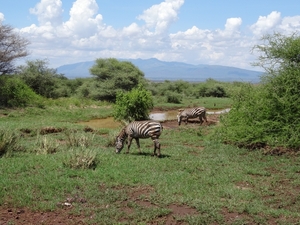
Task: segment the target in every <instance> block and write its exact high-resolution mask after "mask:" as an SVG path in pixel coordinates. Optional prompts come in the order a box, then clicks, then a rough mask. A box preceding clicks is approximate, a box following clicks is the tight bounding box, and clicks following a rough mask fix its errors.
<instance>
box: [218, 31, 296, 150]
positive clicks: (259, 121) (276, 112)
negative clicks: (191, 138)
mask: <svg viewBox="0 0 300 225" xmlns="http://www.w3.org/2000/svg"><path fill="white" fill-rule="evenodd" d="M262 41H263V43H262V44H260V45H255V46H254V47H253V50H256V51H258V52H259V53H260V56H259V58H258V61H257V62H255V63H254V65H257V66H261V67H262V68H264V69H265V72H266V73H265V74H264V75H263V76H262V78H261V85H260V86H258V87H254V86H252V85H245V87H244V88H242V89H241V91H240V92H239V93H236V94H235V95H234V96H232V98H233V102H234V103H233V105H232V109H231V111H230V113H229V114H228V115H227V116H226V117H224V118H223V119H222V124H223V125H222V126H221V127H220V130H219V131H220V133H219V134H220V136H221V137H222V139H223V140H224V141H226V142H227V143H234V144H237V145H239V146H265V145H268V146H280V147H282V146H283V147H287V148H293V149H297V148H299V146H300V119H299V118H300V98H299V96H300V60H298V57H299V53H300V37H299V36H297V35H296V34H292V35H291V36H284V35H282V34H280V33H274V34H268V35H265V36H263V37H262Z"/></svg>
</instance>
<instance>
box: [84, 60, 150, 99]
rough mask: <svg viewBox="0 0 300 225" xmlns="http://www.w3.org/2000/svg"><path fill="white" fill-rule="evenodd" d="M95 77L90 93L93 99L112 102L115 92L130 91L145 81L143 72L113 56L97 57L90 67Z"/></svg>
mask: <svg viewBox="0 0 300 225" xmlns="http://www.w3.org/2000/svg"><path fill="white" fill-rule="evenodd" d="M90 73H91V74H92V75H93V76H94V77H95V80H96V82H94V84H93V85H94V91H93V93H91V94H90V95H92V96H91V97H92V98H94V99H98V100H107V101H112V102H114V101H115V99H116V95H117V92H119V91H130V90H131V89H132V88H134V87H137V86H138V84H143V83H145V78H144V73H143V72H142V71H141V70H139V69H138V68H137V67H136V66H134V65H133V64H132V63H131V62H128V61H118V60H117V59H115V58H107V59H97V60H96V62H95V65H93V67H91V68H90Z"/></svg>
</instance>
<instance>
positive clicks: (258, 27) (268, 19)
mask: <svg viewBox="0 0 300 225" xmlns="http://www.w3.org/2000/svg"><path fill="white" fill-rule="evenodd" d="M280 22H281V16H280V12H276V11H273V12H271V13H270V14H269V15H268V16H260V17H259V18H258V20H257V22H256V23H255V24H253V25H252V26H251V27H250V29H251V30H252V31H253V33H254V34H255V35H257V36H261V35H263V34H265V33H267V32H269V31H270V30H272V29H274V28H275V27H276V25H278V24H279V23H280Z"/></svg>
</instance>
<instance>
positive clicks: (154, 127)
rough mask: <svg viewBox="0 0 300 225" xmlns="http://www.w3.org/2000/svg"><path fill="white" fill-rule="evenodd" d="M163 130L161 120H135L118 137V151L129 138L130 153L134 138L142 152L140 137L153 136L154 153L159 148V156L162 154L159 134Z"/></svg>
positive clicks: (118, 151)
mask: <svg viewBox="0 0 300 225" xmlns="http://www.w3.org/2000/svg"><path fill="white" fill-rule="evenodd" d="M162 130H163V127H162V125H161V124H160V123H159V122H156V121H152V120H146V121H134V122H131V123H130V124H128V125H127V126H126V127H124V128H123V129H122V130H121V131H120V133H119V135H118V136H117V138H116V153H120V152H121V150H122V149H123V147H124V141H125V140H126V139H127V138H128V148H127V152H126V153H129V149H130V145H131V142H132V139H135V140H136V144H137V146H138V150H139V152H140V153H141V149H140V142H139V138H151V139H152V141H153V143H154V155H155V154H156V149H157V150H158V153H157V156H160V143H159V142H158V139H159V136H160V135H161V133H162Z"/></svg>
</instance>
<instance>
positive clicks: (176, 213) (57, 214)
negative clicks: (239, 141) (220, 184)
mask: <svg viewBox="0 0 300 225" xmlns="http://www.w3.org/2000/svg"><path fill="white" fill-rule="evenodd" d="M207 118H208V122H204V123H203V124H202V125H201V126H210V125H213V124H216V123H218V119H219V115H208V116H207ZM188 125H189V126H194V125H200V124H199V120H196V119H195V120H191V121H190V122H189V124H188ZM163 126H164V128H165V129H176V128H178V123H177V121H176V120H173V121H166V122H164V123H163ZM181 126H186V125H185V123H184V122H183V123H182V125H181ZM151 191H153V190H151V188H147V187H144V188H141V189H139V190H131V192H130V193H129V196H130V197H129V200H130V201H135V202H136V203H137V204H139V205H141V206H142V207H155V206H154V205H152V204H151V203H150V202H147V201H141V200H140V199H139V196H141V195H147V194H150V193H151ZM77 203H78V202H77ZM80 203H81V204H85V201H82V202H80ZM122 205H124V207H123V211H124V212H128V213H130V210H132V209H129V208H128V206H127V204H126V203H124V204H122ZM168 208H169V209H170V211H171V213H170V214H168V215H167V216H165V217H161V218H158V219H157V220H155V221H152V223H151V224H166V225H173V224H181V225H183V224H186V223H184V222H183V221H181V222H178V221H177V220H175V219H174V218H175V217H185V216H189V215H190V216H191V215H195V214H197V211H196V210H195V209H194V208H191V207H188V206H184V205H176V204H172V205H169V206H168ZM72 209H73V206H72V201H71V200H70V199H66V201H65V202H63V203H60V204H59V207H57V209H56V210H55V211H51V212H36V211H32V210H31V209H29V208H13V207H9V206H7V205H5V204H4V205H2V206H0V225H10V224H14V225H37V224H46V225H47V224H51V225H62V224H63V225H69V224H70V225H71V224H72V225H73V224H88V223H87V221H88V220H89V217H87V216H85V215H80V216H74V215H73V214H72V213H71V211H72ZM232 216H236V215H232ZM227 217H228V218H227ZM230 217H231V215H230V214H229V213H228V215H226V219H228V220H230ZM120 222H122V221H120ZM124 222H128V221H124Z"/></svg>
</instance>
